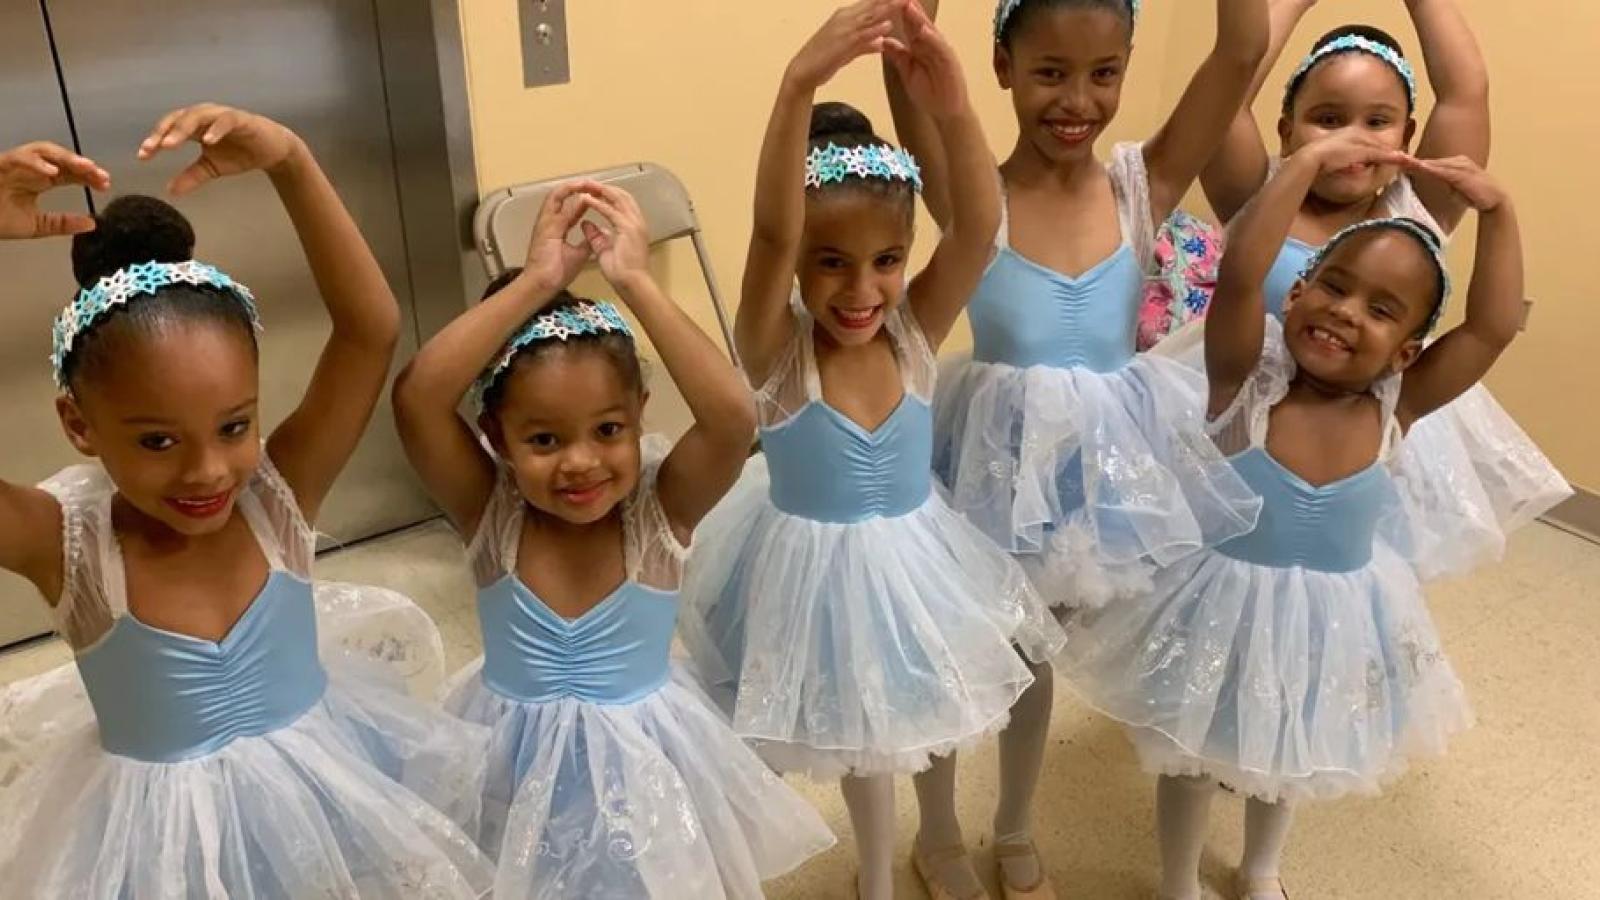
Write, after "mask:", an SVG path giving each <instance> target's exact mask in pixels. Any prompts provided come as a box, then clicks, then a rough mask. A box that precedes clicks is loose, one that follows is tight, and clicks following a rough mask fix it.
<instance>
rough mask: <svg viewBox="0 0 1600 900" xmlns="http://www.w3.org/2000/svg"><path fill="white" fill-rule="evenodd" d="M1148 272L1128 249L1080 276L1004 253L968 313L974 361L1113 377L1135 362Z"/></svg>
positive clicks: (1005, 248)
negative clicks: (1103, 373)
mask: <svg viewBox="0 0 1600 900" xmlns="http://www.w3.org/2000/svg"><path fill="white" fill-rule="evenodd" d="M1143 287H1144V272H1143V271H1142V270H1141V269H1140V267H1139V264H1138V261H1137V259H1136V258H1135V256H1134V252H1133V248H1132V247H1131V246H1130V245H1128V244H1123V245H1122V246H1121V247H1119V248H1118V249H1117V250H1116V251H1115V252H1114V253H1112V254H1111V255H1110V256H1108V257H1106V258H1105V259H1104V260H1103V261H1101V262H1100V263H1099V264H1098V265H1096V266H1094V267H1093V268H1091V269H1090V270H1089V271H1087V272H1085V273H1083V274H1082V275H1080V276H1079V277H1077V278H1069V277H1068V276H1066V275H1063V274H1061V273H1060V272H1056V271H1054V270H1052V269H1048V268H1046V267H1044V266H1042V265H1039V264H1038V263H1036V262H1033V261H1032V260H1029V259H1027V258H1025V257H1023V256H1022V255H1021V254H1019V253H1017V252H1016V251H1015V250H1013V249H1011V247H1009V246H1002V247H1000V248H998V250H997V252H996V255H995V258H994V261H993V262H992V263H990V264H989V268H988V271H986V272H984V275H983V280H982V281H980V282H979V283H978V290H977V293H975V294H973V297H972V303H971V305H970V306H968V307H967V316H968V318H969V319H970V320H971V322H972V340H973V348H972V358H973V359H975V360H977V361H978V362H986V363H1000V364H1003V365H1008V366H1015V367H1017V368H1028V367H1030V366H1050V367H1052V368H1058V369H1072V368H1086V369H1089V370H1091V371H1094V372H1114V371H1116V370H1118V369H1120V368H1122V367H1123V366H1125V365H1127V364H1128V361H1129V360H1131V359H1133V355H1134V349H1135V338H1136V336H1137V327H1138V304H1139V301H1140V294H1141V291H1142V289H1143Z"/></svg>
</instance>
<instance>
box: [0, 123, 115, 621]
mask: <svg viewBox="0 0 1600 900" xmlns="http://www.w3.org/2000/svg"><path fill="white" fill-rule="evenodd" d="M68 185H86V186H88V187H90V188H93V189H95V190H99V191H103V190H106V189H108V188H110V187H111V177H110V176H109V175H107V174H106V172H105V170H104V169H102V168H100V167H99V166H98V165H96V164H95V163H94V161H93V160H90V159H87V158H85V157H82V156H79V155H77V154H76V153H73V152H72V151H70V150H67V149H66V148H64V147H61V146H58V145H56V144H51V143H48V142H44V141H41V142H37V143H31V144H23V145H22V146H20V147H16V148H13V149H11V150H9V151H7V152H6V153H4V154H0V240H27V239H30V238H43V237H56V236H62V235H71V234H79V233H82V232H85V231H93V230H94V219H92V218H89V217H88V216H85V215H81V214H66V213H50V212H43V211H41V210H40V209H39V197H40V195H41V194H44V193H45V192H47V191H50V190H53V189H55V188H59V187H64V186H68ZM40 324H41V326H42V325H43V323H42V322H41V323H40ZM41 333H42V332H41ZM61 553H62V550H61V507H60V505H59V504H57V503H56V501H55V498H53V497H51V496H50V495H49V494H47V493H45V492H44V491H41V490H39V489H38V488H34V487H26V486H23V485H17V484H11V483H10V482H6V481H0V569H6V570H8V571H11V572H15V573H17V574H19V575H21V576H23V577H24V578H27V579H28V580H29V581H32V582H33V583H34V584H35V585H36V586H37V587H38V588H39V591H40V592H41V593H43V594H44V596H45V597H46V598H47V599H48V600H49V602H51V603H54V602H55V601H56V598H58V597H60V596H61V577H62V556H61Z"/></svg>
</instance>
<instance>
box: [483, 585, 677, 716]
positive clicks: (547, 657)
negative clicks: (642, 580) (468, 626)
mask: <svg viewBox="0 0 1600 900" xmlns="http://www.w3.org/2000/svg"><path fill="white" fill-rule="evenodd" d="M478 618H479V620H480V622H481V623H482V627H483V683H484V685H485V686H487V687H488V688H489V689H490V690H492V691H494V692H495V693H497V694H500V695H502V696H505V697H509V698H511V699H513V700H517V701H519V702H523V703H547V702H550V701H554V700H560V699H562V698H565V697H572V698H576V699H578V700H582V701H585V702H587V703H631V702H633V701H635V700H639V699H641V698H643V697H645V696H647V695H649V694H651V693H654V692H655V691H656V689H658V688H660V687H661V686H662V685H663V684H665V683H666V681H667V660H668V657H669V655H670V651H671V648H672V632H673V628H674V626H675V625H676V624H677V619H678V597H677V594H676V593H672V592H667V591H657V590H654V589H651V588H648V587H645V586H644V585H642V584H637V583H635V582H632V581H627V582H624V583H623V584H622V585H621V586H620V587H618V588H617V589H616V590H615V591H613V592H612V593H611V595H610V596H609V597H607V598H606V599H605V600H602V601H601V602H600V603H599V604H598V605H596V606H595V607H593V608H592V609H590V610H589V611H588V612H586V613H584V614H583V615H581V616H579V617H578V618H576V619H564V618H562V617H561V616H559V615H557V614H556V613H555V611H554V610H552V609H551V608H550V607H549V606H548V605H546V604H545V602H544V601H543V600H540V599H539V598H538V596H537V595H535V594H534V593H533V591H532V590H530V589H529V588H528V586H527V585H525V584H523V583H522V580H521V579H519V578H517V577H516V575H514V574H507V575H506V576H504V577H503V578H501V579H500V580H499V581H496V582H495V583H494V584H491V585H489V586H488V587H486V588H483V589H481V590H479V591H478Z"/></svg>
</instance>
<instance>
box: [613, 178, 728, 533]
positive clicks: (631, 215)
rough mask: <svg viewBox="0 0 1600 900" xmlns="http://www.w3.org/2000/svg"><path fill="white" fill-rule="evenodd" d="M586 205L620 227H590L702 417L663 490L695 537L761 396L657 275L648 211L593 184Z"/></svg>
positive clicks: (675, 519)
mask: <svg viewBox="0 0 1600 900" xmlns="http://www.w3.org/2000/svg"><path fill="white" fill-rule="evenodd" d="M586 190H588V191H589V193H588V194H587V195H586V196H585V197H584V200H585V201H586V205H588V206H590V207H592V208H594V209H595V210H596V211H598V212H599V213H600V214H601V215H602V216H604V217H605V218H606V219H607V220H608V221H609V222H610V223H611V225H612V227H613V228H614V229H615V231H614V232H613V233H611V234H606V233H604V232H602V231H600V230H599V229H598V228H596V227H595V226H594V225H593V224H592V223H588V222H585V223H584V233H585V234H586V235H587V236H588V238H589V244H590V247H591V248H592V249H593V250H594V253H595V257H596V258H597V259H598V260H599V262H600V268H601V271H603V272H604V273H605V276H606V279H607V280H609V281H610V282H611V284H612V286H614V287H615V288H616V289H617V291H618V293H619V294H620V295H621V297H622V301H623V302H624V303H626V304H627V305H628V308H629V309H631V310H633V314H634V316H636V317H637V318H638V320H639V324H640V325H641V326H642V327H643V328H644V332H645V334H647V335H649V336H650V343H651V344H653V345H654V346H655V348H656V352H657V353H659V354H661V362H662V364H663V365H665V366H666V368H667V375H668V376H670V377H671V378H672V382H673V384H676V385H677V386H678V390H679V392H680V393H682V394H683V399H684V402H685V403H687V404H688V406H689V412H690V414H691V415H693V416H694V424H693V425H691V426H690V427H689V430H688V431H687V432H686V433H685V434H684V435H683V437H681V438H679V439H678V443H677V444H676V445H674V446H673V448H672V452H671V453H670V454H669V455H668V456H667V458H666V460H665V461H663V462H662V464H661V472H660V474H659V475H658V476H657V478H656V492H657V495H658V496H659V497H660V499H661V508H662V509H663V510H665V511H666V514H667V518H668V519H669V520H670V521H671V522H672V524H673V526H674V528H675V529H676V530H677V532H678V534H679V537H681V538H687V537H688V536H689V535H690V534H692V533H693V532H694V528H695V526H696V525H698V524H700V520H701V519H702V518H703V517H704V516H705V514H706V513H708V512H710V511H711V508H712V507H713V506H715V505H716V504H717V501H718V500H721V499H722V496H723V494H726V493H727V492H728V488H730V487H732V486H733V482H734V480H735V479H736V478H738V477H739V472H740V470H742V469H743V468H744V462H745V459H746V457H748V455H749V452H750V441H751V439H752V438H753V437H754V436H755V429H756V414H755V404H754V402H753V401H752V398H751V396H750V390H749V388H747V387H746V386H745V383H744V379H743V378H742V377H740V375H739V372H738V370H737V369H735V368H734V367H733V364H732V363H731V362H729V361H728V359H727V357H725V356H723V354H722V352H721V351H720V350H718V349H717V346H716V344H714V343H712V341H711V339H710V338H709V337H707V336H706V333H705V332H703V331H701V330H700V327H699V326H697V325H695V323H694V320H692V319H690V318H689V316H688V315H687V314H686V313H684V311H683V310H682V309H681V308H679V306H678V305H677V304H676V303H674V302H672V299H671V298H670V297H668V296H667V295H666V294H665V293H664V292H663V291H662V290H661V288H660V286H659V285H657V284H656V281H655V279H654V278H652V277H651V276H650V270H649V262H650V241H649V237H648V234H649V232H648V229H647V227H646V225H645V219H644V213H643V212H642V211H641V210H640V209H639V205H638V204H637V203H636V202H635V201H634V199H633V197H631V196H630V195H629V194H628V193H627V192H626V191H623V190H620V189H618V188H614V187H609V186H605V185H594V186H593V187H592V188H586Z"/></svg>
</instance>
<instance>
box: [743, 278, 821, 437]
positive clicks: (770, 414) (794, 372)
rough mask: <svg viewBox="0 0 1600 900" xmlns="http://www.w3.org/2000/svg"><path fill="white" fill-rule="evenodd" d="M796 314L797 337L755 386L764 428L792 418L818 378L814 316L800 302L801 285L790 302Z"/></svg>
mask: <svg viewBox="0 0 1600 900" xmlns="http://www.w3.org/2000/svg"><path fill="white" fill-rule="evenodd" d="M789 307H790V310H791V312H792V314H793V315H794V338H793V339H792V340H790V341H789V346H787V347H785V348H784V349H783V352H782V353H781V354H779V355H778V360H777V362H776V363H774V364H773V366H772V371H771V372H770V373H768V374H767V380H766V381H765V382H764V383H763V384H761V385H760V386H753V387H755V399H756V414H757V416H758V417H759V418H760V421H761V427H763V428H771V427H773V426H776V425H781V424H783V423H784V422H787V421H789V419H790V418H792V417H794V416H795V415H796V414H797V413H799V412H800V410H802V409H804V408H805V405H806V404H807V403H809V402H810V401H811V395H812V389H811V387H812V385H811V380H812V379H813V378H815V377H816V373H815V362H814V361H813V360H812V359H811V328H812V319H811V315H810V314H809V313H807V312H806V311H805V307H804V306H802V305H801V304H800V291H799V288H796V289H795V292H794V296H793V297H792V298H791V299H790V301H789Z"/></svg>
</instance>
